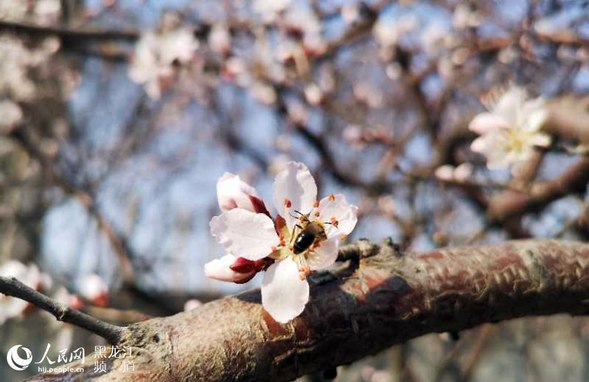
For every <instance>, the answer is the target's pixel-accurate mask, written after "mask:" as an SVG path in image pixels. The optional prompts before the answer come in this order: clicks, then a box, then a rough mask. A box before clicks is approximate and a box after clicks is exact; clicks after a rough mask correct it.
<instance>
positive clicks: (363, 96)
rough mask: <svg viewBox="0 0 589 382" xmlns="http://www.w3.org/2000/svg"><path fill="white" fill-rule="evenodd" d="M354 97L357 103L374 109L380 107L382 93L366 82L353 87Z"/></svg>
mask: <svg viewBox="0 0 589 382" xmlns="http://www.w3.org/2000/svg"><path fill="white" fill-rule="evenodd" d="M354 96H355V97H356V99H357V100H358V101H360V102H363V103H365V104H366V105H367V106H368V107H370V108H373V109H376V108H378V107H380V106H382V102H383V96H382V92H381V91H380V90H379V89H378V88H376V87H374V86H372V85H370V84H369V83H368V82H366V81H362V82H359V83H357V84H356V85H354Z"/></svg>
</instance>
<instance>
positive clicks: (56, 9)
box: [0, 0, 61, 25]
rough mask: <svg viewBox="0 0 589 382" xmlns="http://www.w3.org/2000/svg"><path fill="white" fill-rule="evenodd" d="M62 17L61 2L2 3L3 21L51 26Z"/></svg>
mask: <svg viewBox="0 0 589 382" xmlns="http://www.w3.org/2000/svg"><path fill="white" fill-rule="evenodd" d="M60 15H61V1H60V0H32V1H25V0H2V1H0V19H2V20H9V21H27V22H31V23H35V24H41V25H49V24H54V23H56V22H57V21H59V17H60Z"/></svg>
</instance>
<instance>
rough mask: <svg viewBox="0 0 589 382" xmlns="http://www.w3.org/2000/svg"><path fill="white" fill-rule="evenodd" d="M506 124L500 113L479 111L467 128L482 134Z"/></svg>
mask: <svg viewBox="0 0 589 382" xmlns="http://www.w3.org/2000/svg"><path fill="white" fill-rule="evenodd" d="M507 126H508V125H507V121H506V120H505V119H504V118H503V117H501V116H500V115H497V114H494V113H480V114H477V115H476V116H475V117H474V118H473V120H472V121H470V124H469V125H468V128H469V129H470V130H472V131H474V132H475V133H477V134H479V135H483V134H487V133H489V132H491V131H493V130H495V129H500V128H504V127H507Z"/></svg>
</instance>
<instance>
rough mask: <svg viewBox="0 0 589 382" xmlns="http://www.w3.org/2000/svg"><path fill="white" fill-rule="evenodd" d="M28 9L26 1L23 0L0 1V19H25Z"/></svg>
mask: <svg viewBox="0 0 589 382" xmlns="http://www.w3.org/2000/svg"><path fill="white" fill-rule="evenodd" d="M28 9H29V4H28V2H27V1H23V0H2V1H0V19H2V20H10V21H15V20H22V19H24V18H25V17H26V15H27V12H28Z"/></svg>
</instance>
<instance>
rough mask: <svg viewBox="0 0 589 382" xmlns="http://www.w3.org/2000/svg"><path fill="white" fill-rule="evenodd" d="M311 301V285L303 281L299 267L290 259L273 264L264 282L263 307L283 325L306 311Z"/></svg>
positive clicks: (265, 275)
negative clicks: (306, 306)
mask: <svg viewBox="0 0 589 382" xmlns="http://www.w3.org/2000/svg"><path fill="white" fill-rule="evenodd" d="M308 301H309V283H308V282H307V280H306V279H303V280H301V278H300V274H299V267H298V266H297V264H296V263H295V262H294V261H293V260H292V258H290V257H288V258H286V259H284V260H282V261H278V262H276V263H274V264H272V265H271V266H270V267H269V268H268V270H267V271H266V274H264V280H263V281H262V305H263V306H264V309H265V310H266V311H267V312H268V313H269V314H270V315H271V316H272V318H274V319H275V320H276V321H278V322H281V323H287V322H288V321H290V320H292V319H293V318H295V317H297V316H298V315H299V314H301V313H302V312H303V310H304V309H305V305H306V304H307V302H308Z"/></svg>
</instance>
